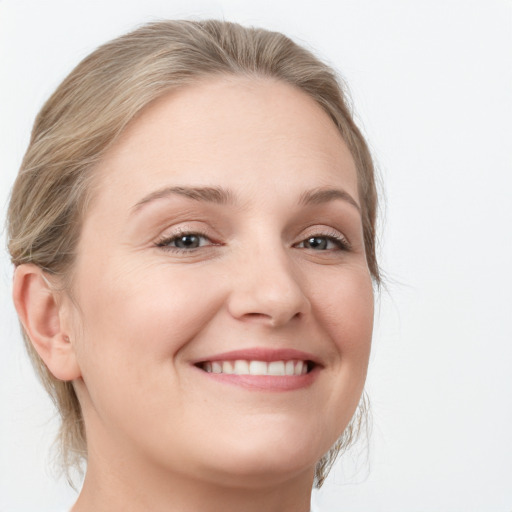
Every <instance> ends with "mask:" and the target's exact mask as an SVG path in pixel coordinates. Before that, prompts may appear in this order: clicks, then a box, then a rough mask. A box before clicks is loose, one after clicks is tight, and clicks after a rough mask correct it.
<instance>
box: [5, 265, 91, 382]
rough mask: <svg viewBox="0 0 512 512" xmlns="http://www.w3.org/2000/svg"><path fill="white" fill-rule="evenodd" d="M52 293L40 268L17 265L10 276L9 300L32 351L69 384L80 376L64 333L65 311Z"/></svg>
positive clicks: (54, 291) (55, 374)
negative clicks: (11, 287) (12, 300)
mask: <svg viewBox="0 0 512 512" xmlns="http://www.w3.org/2000/svg"><path fill="white" fill-rule="evenodd" d="M60 293H61V292H58V291H56V290H54V289H52V287H51V284H50V282H49V281H48V279H47V278H46V277H45V275H44V272H43V270H42V269H41V268H39V267H37V266H36V265H33V264H23V265H19V266H18V267H17V268H16V270H15V272H14V282H13V299H14V305H15V307H16V311H17V312H18V316H19V318H20V321H21V323H22V325H23V327H24V329H25V332H26V333H27V335H28V337H29V338H30V341H31V342H32V345H33V346H34V349H35V350H36V351H37V353H38V354H39V356H40V357H41V359H42V360H43V361H44V363H45V365H46V366H47V367H48V369H49V370H50V372H51V373H52V374H53V375H54V377H56V378H57V379H60V380H64V381H70V380H74V379H77V378H79V377H80V376H81V373H80V368H79V366H78V363H77V360H76V354H75V349H74V346H73V344H72V342H71V340H70V338H69V336H70V334H69V333H68V332H65V329H64V328H63V324H66V323H68V322H63V315H66V314H69V311H65V310H64V309H63V306H62V304H61V302H60V301H59V294H60Z"/></svg>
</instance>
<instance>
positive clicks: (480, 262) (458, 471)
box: [0, 0, 512, 512]
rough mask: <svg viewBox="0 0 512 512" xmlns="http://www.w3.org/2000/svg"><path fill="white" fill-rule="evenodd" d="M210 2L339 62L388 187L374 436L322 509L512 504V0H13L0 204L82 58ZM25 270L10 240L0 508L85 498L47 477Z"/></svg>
mask: <svg viewBox="0 0 512 512" xmlns="http://www.w3.org/2000/svg"><path fill="white" fill-rule="evenodd" d="M204 17H217V18H224V19H227V20H232V21H238V22H241V23H243V24H248V25H256V26H263V27H266V28H270V29H275V30H279V31H282V32H284V33H286V34H288V35H289V36H291V37H292V38H293V39H295V40H296V41H298V42H299V43H302V44H305V45H307V46H308V47H310V48H312V49H313V50H314V51H315V52H316V53H317V54H318V55H320V56H321V57H322V58H323V59H325V60H326V61H328V62H329V63H330V64H332V65H333V66H334V67H335V68H336V69H337V70H338V71H339V72H340V73H341V75H342V76H343V77H344V79H345V80H346V81H347V82H348V84H349V87H350V90H351V92H352V98H353V102H354V108H355V113H356V118H357V122H358V124H359V125H360V126H361V127H362V129H363V131H364V133H365V134H366V136H367V138H368V140H369V142H370V145H371V147H372V151H373V153H374V155H375V158H376V162H377V165H378V168H379V172H380V174H381V177H382V181H383V183H384V191H385V201H384V202H383V206H382V212H381V213H382V217H381V219H382V220H381V229H380V236H381V240H382V241H381V249H380V255H381V262H382V266H383V268H384V271H385V274H386V276H387V277H386V280H387V287H386V289H385V290H384V291H383V292H382V293H381V296H380V299H379V307H378V314H377V318H376V322H377V324H376V332H375V340H374V347H373V352H372V357H371V363H370V370H369V377H368V383H367V391H368V393H369V396H370V399H371V402H372V409H373V422H374V428H373V434H372V436H371V439H370V441H369V445H368V449H366V448H365V444H364V443H362V444H361V445H359V446H358V447H357V448H356V449H355V450H353V451H352V452H350V453H349V454H347V456H346V457H344V458H343V459H342V461H341V462H340V463H339V464H337V466H336V468H335V470H334V471H333V473H332V474H331V476H330V477H329V480H328V482H327V483H326V484H325V486H324V488H323V489H322V490H321V491H320V492H317V493H315V495H314V503H315V504H316V505H315V506H316V507H317V509H318V510H319V511H324V512H343V511H350V512H426V511H428V512H456V511H461V512H462V511H464V512H493V511H496V512H511V511H512V441H511V438H512V436H511V433H512V377H511V371H510V368H511V366H512V322H511V320H510V319H511V316H512V278H511V272H510V267H511V263H512V229H511V226H512V193H511V189H512V155H511V153H512V151H511V146H512V144H511V142H512V130H511V120H512V2H511V1H510V0H486V1H482V0H478V1H473V0H429V1H414V0H388V1H384V0H359V1H352V0H350V1H349V0H325V1H321V0H317V1H315V2H312V1H311V2H307V1H300V0H286V1H285V0H258V2H256V1H243V0H238V1H237V0H222V1H221V0H219V1H212V0H209V1H208V0H204V1H201V0H187V1H185V0H181V1H174V0H167V1H163V0H160V1H159V0H144V1H142V0H124V1H105V0H102V1H95V0H88V1H70V0H61V1H57V0H44V1H38V0H32V1H24V0H0V204H1V205H2V209H1V211H2V213H1V216H2V217H1V220H3V219H4V212H5V205H6V203H7V197H8V193H9V189H10V187H11V185H12V182H13V181H14V178H15V175H16V172H17V169H18V167H19V164H20V161H21V158H22V155H23V153H24V150H25V148H26V145H27V143H28V138H29V132H30V129H31V124H32V122H33V119H34V117H35V115H36V113H37V111H38V110H39V108H40V107H41V105H42V103H43V101H44V100H45V99H46V98H47V97H48V96H49V95H50V94H51V92H52V91H53V90H54V88H55V87H56V86H57V85H58V84H59V82H60V81H61V80H62V79H63V78H64V76H65V75H66V74H67V73H68V72H69V71H70V70H71V69H72V67H73V66H74V65H75V64H77V63H78V61H79V60H80V59H81V58H82V57H84V56H85V55H87V54H88V53H89V52H90V51H92V50H93V49H94V48H95V47H97V46H98V45H99V44H101V43H103V42H105V41H107V40H109V39H111V38H113V37H115V36H117V35H120V34H122V33H124V32H126V31H128V30H130V29H132V28H134V27H136V26H137V25H139V24H141V23H144V22H147V21H152V20H155V19H160V18H192V19H195V18H204ZM2 245H5V238H2ZM11 276H12V268H11V265H10V263H9V260H8V257H7V255H6V253H5V251H3V252H2V253H1V256H0V326H1V331H0V332H1V335H0V344H1V345H0V347H1V348H0V512H21V511H27V512H32V511H36V510H37V511H38V512H46V511H48V512H50V511H55V512H58V511H59V510H65V509H66V507H69V506H70V504H71V503H72V502H73V500H74V498H75V494H74V492H73V491H71V490H69V488H68V487H67V484H66V483H65V482H64V481H62V480H58V479H57V480H56V479H55V478H54V476H53V473H52V469H51V464H50V460H51V459H50V456H49V448H50V445H51V441H52V439H53V437H54V435H55V426H56V422H55V418H54V413H53V410H52V407H51V404H50V403H49V400H48V399H47V398H46V396H45V394H44V392H43V391H42V390H41V387H40V386H39V384H38V383H37V381H36V380H35V377H34V376H33V371H32V368H31V367H30V365H29V363H28V361H27V357H26V355H25V353H24V349H23V347H22V341H21V336H20V334H19V329H18V324H17V319H16V316H15V313H14V309H13V307H12V305H11V301H10V295H11ZM298 449H300V447H299V448H298Z"/></svg>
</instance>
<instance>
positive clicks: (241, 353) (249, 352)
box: [193, 347, 321, 364]
mask: <svg viewBox="0 0 512 512" xmlns="http://www.w3.org/2000/svg"><path fill="white" fill-rule="evenodd" d="M240 359H242V360H246V361H265V362H269V363H270V362H272V361H290V360H301V361H311V362H313V363H315V364H321V363H320V361H319V359H318V357H317V356H315V355H314V354H311V353H309V352H303V351H301V350H296V349H293V348H279V349H272V348H264V347H254V348H247V349H240V350H231V351H229V352H222V353H220V354H214V355H211V356H208V357H203V358H201V359H197V360H195V361H193V364H199V363H205V362H207V361H209V362H213V361H236V360H240Z"/></svg>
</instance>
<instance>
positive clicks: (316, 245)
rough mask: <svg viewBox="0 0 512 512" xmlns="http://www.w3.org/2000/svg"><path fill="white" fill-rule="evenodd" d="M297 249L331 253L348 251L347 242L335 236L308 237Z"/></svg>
mask: <svg viewBox="0 0 512 512" xmlns="http://www.w3.org/2000/svg"><path fill="white" fill-rule="evenodd" d="M297 247H299V248H301V249H311V250H314V251H332V250H342V251H346V250H348V249H349V244H348V242H347V241H346V240H345V239H344V238H341V237H339V236H338V235H336V236H327V235H317V236H310V237H309V238H306V240H303V241H302V242H300V243H299V244H298V245H297Z"/></svg>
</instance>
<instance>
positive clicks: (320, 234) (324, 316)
mask: <svg viewBox="0 0 512 512" xmlns="http://www.w3.org/2000/svg"><path fill="white" fill-rule="evenodd" d="M376 201H377V199H376V193H375V183H374V174H373V167H372V162H371V158H370V155H369V152H368V149H367V146H366V144H365V141H364V139H363V138H362V136H361V134H360V132H359V131H358V129H357V127H356V126H355V125H354V123H353V121H352V118H351V115H350V113H349V110H348V108H347V105H346V103H345V99H344V97H343V94H342V91H341V89H340V86H339V84H338V82H337V81H336V78H335V76H334V74H333V72H332V71H331V70H330V68H328V67H327V66H326V65H324V64H323V63H321V62H319V61H318V60H317V59H316V58H315V57H314V56H312V55H311V54H310V53H309V52H307V51H306V50H304V49H302V48H300V47H298V46H297V45H295V44H294V43H293V42H291V41H290V40H289V39H287V38H286V37H285V36H283V35H281V34H278V33H272V32H268V31H264V30H258V29H246V28H243V27H241V26H239V25H236V24H231V23H226V22H219V21H204V22H191V21H167V22H159V23H154V24H150V25H147V26H144V27H142V28H140V29H138V30H136V31H135V32H133V33H131V34H128V35H126V36H123V37H121V38H118V39H116V40H114V41H112V42H110V43H108V44H106V45H104V46H102V47H101V48H99V49H98V50H96V51H95V52H94V53H93V54H91V55H90V56H89V57H88V58H86V59H85V60H84V61H83V62H82V63H81V64H79V65H78V67H77V68H76V69H75V70H74V71H73V72H72V73H71V74H70V75H69V77H68V78H67V79H66V80H65V81H64V82H63V83H62V84H61V86H60V87H59V88H58V89H57V91H56V92H55V93H54V95H53V96H52V97H51V98H50V99H49V100H48V102H47V103H46V105H45V106H44V107H43V109H42V111H41V112H40V114H39V116H38V118H37V119H36V123H35V126H34V130H33V133H32V139H31V142H30V145H29V148H28V150H27V153H26V156H25V159H24V161H23V164H22V168H21V170H20V174H19V177H18V179H17V181H16V184H15V186H14V189H13V193H12V198H11V203H10V207H9V240H10V241H9V249H10V252H11V256H12V261H13V263H14V265H15V267H16V270H15V276H14V302H15V305H16V308H17V311H18V314H19V317H20V320H21V323H22V326H23V330H24V334H25V338H26V341H27V348H28V350H29V353H30V355H31V357H32V359H33V361H34V363H35V366H36V368H37V370H38V372H39V375H40V377H41V379H42V381H43V383H44V384H45V386H46V388H47V390H48V392H49V393H50V395H51V396H52V397H53V399H54V401H55V403H56V404H57V407H58V409H59V412H60V414H61V417H62V427H61V432H60V440H61V443H62V453H63V458H64V463H65V465H66V466H67V467H72V466H73V465H79V464H80V462H81V461H83V460H87V470H86V474H85V480H84V484H83V488H82V490H81V493H80V496H79V498H78V500H77V502H76V505H75V506H74V508H73V511H74V512H85V511H93V510H94V511H103V510H105V511H106V510H109V511H111V510H133V511H139V510H141V511H142V510H152V511H155V512H158V511H164V510H165V511H168V510H179V511H193V510H194V511H195V510H201V511H218V510H223V511H230V510H237V511H239V510H244V511H252V510H258V511H261V510H266V511H281V512H283V511H284V512H286V511H294V512H297V511H302V512H306V511H308V510H309V502H310V496H311V488H312V486H313V484H314V483H315V482H316V485H321V484H322V482H323V480H324V478H325V476H326V474H327V471H328V469H329V467H330V464H331V463H332V461H333V460H334V458H335V456H336V453H337V452H338V451H339V450H340V448H343V447H344V446H346V445H347V444H349V442H350V440H351V438H352V436H353V434H354V433H355V431H357V427H358V423H359V421H360V415H361V409H360V410H359V414H356V415H355V417H354V413H355V411H356V409H357V407H358V403H359V401H360V397H361V394H362V391H363V386H364V380H365V376H366V370H367V365H368V358H369V353H370V344H371V333H372V323H373V286H374V285H375V284H378V282H379V272H378V266H377V262H376V256H375V216H376ZM353 417H354V419H353V420H352V421H351V419H352V418H353Z"/></svg>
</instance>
